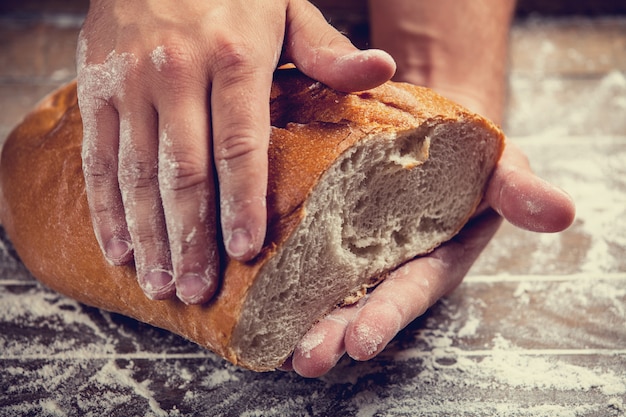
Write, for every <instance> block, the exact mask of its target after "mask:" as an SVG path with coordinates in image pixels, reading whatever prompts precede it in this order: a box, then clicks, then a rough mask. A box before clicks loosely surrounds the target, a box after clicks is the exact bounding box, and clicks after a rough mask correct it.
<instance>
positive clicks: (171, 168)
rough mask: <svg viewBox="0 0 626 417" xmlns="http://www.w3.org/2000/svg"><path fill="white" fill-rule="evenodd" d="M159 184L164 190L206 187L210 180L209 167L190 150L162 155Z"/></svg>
mask: <svg viewBox="0 0 626 417" xmlns="http://www.w3.org/2000/svg"><path fill="white" fill-rule="evenodd" d="M158 179H159V185H160V187H161V189H162V190H164V191H174V192H176V191H184V190H190V189H197V188H198V187H205V186H206V184H207V183H208V180H209V173H208V168H207V167H206V164H205V163H202V162H201V161H200V160H199V158H198V157H197V156H194V155H191V154H190V153H189V152H177V153H171V154H169V155H161V157H160V158H159V172H158Z"/></svg>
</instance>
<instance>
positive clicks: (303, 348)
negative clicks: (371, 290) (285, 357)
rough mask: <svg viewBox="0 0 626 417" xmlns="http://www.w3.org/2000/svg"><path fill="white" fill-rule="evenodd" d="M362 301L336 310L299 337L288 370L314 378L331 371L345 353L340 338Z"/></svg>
mask: <svg viewBox="0 0 626 417" xmlns="http://www.w3.org/2000/svg"><path fill="white" fill-rule="evenodd" d="M363 303H364V301H363V300H362V301H361V302H359V303H357V304H356V305H354V306H349V307H343V308H338V309H336V310H335V311H334V312H332V313H331V314H329V315H327V316H326V317H324V318H323V319H322V320H320V321H319V322H318V323H317V324H315V326H313V328H312V329H311V330H310V331H309V332H308V333H307V334H306V335H305V336H304V337H303V338H302V340H301V341H300V343H298V346H296V349H295V351H294V353H293V356H292V359H291V367H292V368H293V370H295V371H296V372H297V373H298V374H299V375H302V376H304V377H307V378H316V377H319V376H322V375H324V374H325V373H326V372H328V371H329V370H330V369H332V368H333V367H334V366H335V365H336V364H337V362H338V361H339V359H341V357H342V356H343V355H344V353H345V352H346V347H345V344H344V336H345V333H346V328H347V326H348V324H349V323H350V322H351V321H352V320H353V319H354V317H355V315H356V313H357V312H358V310H359V309H360V308H361V307H362V305H363Z"/></svg>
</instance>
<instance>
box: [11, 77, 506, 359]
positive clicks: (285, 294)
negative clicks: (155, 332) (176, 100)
mask: <svg viewBox="0 0 626 417" xmlns="http://www.w3.org/2000/svg"><path fill="white" fill-rule="evenodd" d="M270 106H271V122H272V129H271V143H270V149H269V162H270V163H269V169H270V172H269V187H268V201H267V208H268V234H267V238H266V243H265V246H264V248H263V250H262V252H261V254H260V255H259V256H258V257H256V258H255V259H254V260H253V261H252V262H248V263H241V262H237V261H234V260H229V259H227V258H226V255H225V254H224V253H223V256H224V258H225V259H224V262H223V269H222V277H221V279H222V281H221V286H220V288H219V290H218V293H217V295H216V297H215V298H214V299H213V300H211V301H210V302H208V303H207V304H205V305H185V304H183V303H182V302H180V301H177V300H166V301H152V300H149V299H148V298H146V296H145V295H144V294H143V292H142V291H141V289H140V287H139V285H138V284H137V282H136V279H137V278H136V274H135V271H134V269H133V266H132V265H128V266H112V265H110V264H109V263H107V261H106V260H105V258H104V257H103V255H102V254H101V252H100V249H99V246H98V244H97V242H96V239H95V237H94V234H93V228H92V225H91V222H90V216H89V213H88V206H87V200H86V197H85V185H84V180H83V175H82V170H81V141H82V124H81V116H80V112H79V108H78V105H77V99H76V85H75V84H74V83H72V84H69V85H67V86H65V87H63V88H61V89H60V90H58V91H56V92H54V93H52V94H51V95H50V96H48V97H47V98H46V99H44V100H43V101H42V102H41V103H40V104H39V105H38V106H37V108H36V109H34V111H33V112H32V113H30V114H29V115H28V116H27V117H26V118H25V120H24V121H23V122H22V123H21V124H20V125H19V126H17V127H16V128H15V130H14V131H13V132H12V133H11V135H10V136H9V137H8V139H7V141H6V143H5V145H4V148H3V151H2V159H1V163H0V187H1V209H0V216H1V217H0V218H1V221H2V225H3V227H4V228H5V229H6V231H7V233H8V235H9V237H10V239H11V241H12V243H13V244H14V246H15V248H16V250H17V252H18V254H19V256H20V257H21V259H22V261H23V262H24V264H25V265H26V266H27V268H28V269H29V270H30V271H31V272H32V274H33V275H34V276H35V277H36V278H37V279H39V280H40V281H41V282H42V283H44V284H45V285H47V286H49V287H50V288H52V289H54V290H57V291H59V292H60V293H63V294H65V295H67V296H69V297H72V298H74V299H76V300H79V301H81V302H83V303H85V304H88V305H91V306H96V307H99V308H102V309H105V310H108V311H113V312H117V313H121V314H124V315H127V316H130V317H133V318H135V319H137V320H140V321H142V322H146V323H150V324H152V325H154V326H158V327H161V328H165V329H168V330H170V331H172V332H175V333H177V334H179V335H182V336H184V337H185V338H188V339H189V340H192V341H194V342H196V343H198V344H200V345H202V346H204V347H206V348H208V349H211V350H212V351H214V352H216V353H217V354H219V355H221V356H222V357H224V358H226V359H227V360H229V361H231V362H233V363H235V364H239V365H240V366H243V367H246V368H249V369H253V370H256V371H266V370H272V369H275V368H276V367H278V366H279V365H281V364H282V363H283V361H284V360H285V359H286V358H288V357H289V355H290V354H291V352H292V351H293V349H294V347H295V345H296V344H297V343H298V341H299V340H300V339H301V338H302V336H303V335H304V334H305V333H306V332H307V330H309V329H310V328H311V326H312V325H313V324H314V323H315V322H316V321H318V320H319V319H320V318H321V317H323V316H324V315H325V314H327V313H328V312H330V311H331V310H332V309H334V308H335V307H336V306H337V305H339V304H340V303H342V302H344V301H346V300H354V299H355V298H356V297H358V296H359V294H363V292H364V291H365V290H366V289H367V288H368V287H371V286H373V285H375V284H376V283H377V282H379V281H380V280H381V279H383V278H384V276H385V275H386V274H387V273H388V272H389V271H391V270H393V269H394V268H396V267H398V266H399V265H401V264H402V263H404V262H407V261H408V260H410V259H412V258H414V257H416V256H418V255H420V254H425V253H428V252H429V251H432V250H433V249H434V248H435V247H437V246H438V245H440V244H441V243H442V242H445V241H447V240H449V239H450V238H452V237H453V236H454V234H455V233H457V232H458V231H459V230H460V229H461V228H462V227H463V225H464V224H465V223H466V222H467V220H468V219H469V218H470V216H471V215H472V213H473V211H474V210H475V208H476V206H477V205H478V203H479V202H480V200H481V198H482V195H483V192H484V188H485V184H486V183H487V181H488V179H489V177H490V175H491V172H492V170H493V169H494V166H495V165H496V163H497V161H498V159H499V157H500V154H501V152H502V150H503V147H504V137H503V134H502V133H501V131H500V130H499V129H498V128H497V127H496V126H494V125H493V124H492V123H490V122H489V121H487V120H485V119H484V118H482V117H480V116H477V115H475V114H472V113H470V112H468V111H467V110H465V109H464V108H462V107H460V106H458V105H456V104H454V103H452V102H450V101H448V100H446V99H444V98H442V97H440V96H438V95H436V94H435V93H433V92H432V91H430V90H428V89H425V88H420V87H416V86H412V85H408V84H400V83H393V82H389V83H386V84H385V85H383V86H381V87H378V88H375V89H372V90H369V91H363V92H358V93H352V94H347V93H341V92H337V91H334V90H332V89H330V88H328V87H326V86H324V85H322V84H320V83H319V82H315V81H313V80H311V79H309V78H307V77H305V76H304V75H302V74H300V73H299V72H298V71H297V70H279V71H277V73H276V75H275V79H274V84H273V87H272V91H271V103H270Z"/></svg>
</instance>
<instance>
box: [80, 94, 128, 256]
mask: <svg viewBox="0 0 626 417" xmlns="http://www.w3.org/2000/svg"><path fill="white" fill-rule="evenodd" d="M85 99H86V98H85ZM83 104H85V103H84V101H83ZM84 107H89V106H84ZM92 108H93V109H94V113H93V115H92V117H93V120H98V121H99V122H100V123H99V126H101V127H100V128H93V129H92V128H90V126H88V127H87V128H85V129H84V137H85V139H84V142H83V148H82V160H83V175H84V177H85V186H86V190H87V199H88V202H89V209H90V213H91V220H92V224H93V227H94V233H95V235H96V239H97V240H98V243H99V244H100V247H101V249H102V252H103V253H104V255H105V257H106V259H107V260H108V261H109V262H111V263H112V264H113V265H123V264H125V263H127V262H129V261H130V260H131V259H132V254H133V252H132V245H131V238H130V234H129V233H128V228H127V226H126V219H125V214H124V206H123V203H122V199H121V196H120V192H119V186H118V181H117V163H118V157H117V156H118V152H117V150H118V147H119V119H118V115H117V111H116V110H115V109H114V108H113V107H112V106H110V105H109V104H107V103H102V104H101V105H98V106H92ZM83 113H84V114H86V113H87V112H86V111H84V112H83ZM83 117H84V118H85V116H83Z"/></svg>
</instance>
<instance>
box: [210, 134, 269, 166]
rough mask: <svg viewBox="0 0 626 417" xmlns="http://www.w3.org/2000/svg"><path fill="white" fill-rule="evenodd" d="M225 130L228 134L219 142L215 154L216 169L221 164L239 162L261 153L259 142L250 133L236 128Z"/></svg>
mask: <svg viewBox="0 0 626 417" xmlns="http://www.w3.org/2000/svg"><path fill="white" fill-rule="evenodd" d="M226 130H227V131H229V132H230V133H229V134H227V135H226V136H224V137H223V138H221V139H220V140H219V145H218V146H219V147H218V149H217V151H216V153H215V161H216V162H217V163H218V167H219V166H220V165H221V164H220V163H221V162H231V161H235V160H241V159H244V158H247V157H252V156H253V155H257V154H259V153H260V152H263V149H262V146H261V141H259V140H256V139H255V138H254V135H253V134H252V133H249V132H245V130H238V129H236V128H233V129H228V128H226Z"/></svg>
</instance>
